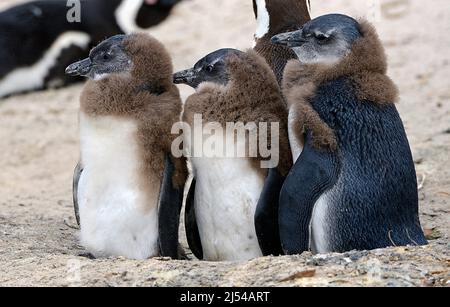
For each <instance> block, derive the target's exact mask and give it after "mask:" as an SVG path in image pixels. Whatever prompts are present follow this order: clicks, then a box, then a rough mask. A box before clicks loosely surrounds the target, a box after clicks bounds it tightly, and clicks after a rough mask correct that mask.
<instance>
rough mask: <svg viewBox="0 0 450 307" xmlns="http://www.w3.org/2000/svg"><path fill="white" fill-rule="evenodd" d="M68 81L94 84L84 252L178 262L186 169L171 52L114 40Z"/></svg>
mask: <svg viewBox="0 0 450 307" xmlns="http://www.w3.org/2000/svg"><path fill="white" fill-rule="evenodd" d="M67 73H68V74H69V75H81V76H85V77H88V78H89V79H90V80H89V81H88V82H87V84H86V86H85V89H84V91H83V93H82V95H81V99H80V137H81V140H80V144H81V160H80V164H79V167H77V170H76V172H75V180H74V187H75V189H74V199H75V208H76V209H78V210H79V215H78V214H77V215H78V216H79V220H80V229H81V233H80V240H81V243H82V245H83V246H84V247H86V249H87V251H88V252H90V253H91V254H92V255H94V256H95V257H107V256H124V257H128V258H132V259H146V258H149V257H153V256H167V257H172V258H177V257H178V227H179V215H180V210H181V207H182V202H183V189H184V185H185V182H186V177H187V166H186V163H185V162H186V161H185V160H183V159H175V158H174V157H173V156H172V154H171V143H172V141H173V139H174V137H173V135H172V134H171V128H172V125H173V124H174V123H176V122H179V120H180V114H181V110H182V103H181V99H180V96H179V92H178V89H177V88H176V86H175V85H174V84H173V82H172V81H173V77H172V73H173V71H172V63H171V59H170V56H169V54H168V52H167V51H166V49H165V48H164V47H163V46H162V45H161V44H160V43H159V42H158V41H156V40H155V39H153V38H151V37H150V36H148V35H146V34H133V35H129V36H126V35H119V36H114V37H112V38H109V39H108V40H106V41H104V42H102V43H101V44H100V45H98V46H97V47H95V48H94V49H93V50H92V51H91V53H90V56H89V58H87V59H85V60H82V61H80V62H77V63H74V64H72V65H70V66H69V67H68V68H67ZM78 210H76V211H78ZM77 213H78V212H77Z"/></svg>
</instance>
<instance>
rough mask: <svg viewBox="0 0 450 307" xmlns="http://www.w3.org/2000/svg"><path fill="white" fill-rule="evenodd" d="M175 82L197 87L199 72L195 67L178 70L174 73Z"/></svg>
mask: <svg viewBox="0 0 450 307" xmlns="http://www.w3.org/2000/svg"><path fill="white" fill-rule="evenodd" d="M173 83H175V84H186V85H189V86H191V87H193V88H196V87H197V85H198V84H197V74H196V71H195V69H194V68H191V69H186V70H183V71H180V72H177V73H175V74H174V75H173Z"/></svg>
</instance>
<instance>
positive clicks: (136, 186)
mask: <svg viewBox="0 0 450 307" xmlns="http://www.w3.org/2000/svg"><path fill="white" fill-rule="evenodd" d="M136 131H137V125H136V124H135V123H133V122H131V121H125V120H122V119H117V118H114V117H100V118H95V119H94V118H90V117H88V116H86V115H83V114H81V116H80V132H81V162H82V165H83V168H84V170H83V173H82V176H81V178H80V182H79V188H78V201H79V210H80V219H81V234H80V240H81V244H82V245H83V246H84V247H85V248H86V249H87V250H88V251H89V252H90V253H92V254H93V255H94V256H96V257H109V256H123V257H127V258H131V259H147V258H149V257H152V256H157V255H158V244H157V240H158V218H157V216H158V197H159V186H156V185H155V187H154V188H153V190H152V189H151V188H150V187H149V189H148V190H147V189H145V190H144V189H142V182H141V181H140V180H142V178H141V175H140V174H141V173H140V171H139V167H140V164H139V147H138V142H137V138H136Z"/></svg>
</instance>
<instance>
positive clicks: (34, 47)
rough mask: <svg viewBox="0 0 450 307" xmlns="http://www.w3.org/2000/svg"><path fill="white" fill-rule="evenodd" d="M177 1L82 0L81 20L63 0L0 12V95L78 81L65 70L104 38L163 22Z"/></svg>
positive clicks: (23, 5)
mask: <svg viewBox="0 0 450 307" xmlns="http://www.w3.org/2000/svg"><path fill="white" fill-rule="evenodd" d="M179 1H180V0H89V1H81V2H80V4H79V9H80V11H79V17H80V20H79V22H78V20H69V19H68V15H69V17H73V16H72V15H71V14H70V9H71V7H70V6H68V5H69V4H70V3H69V2H68V1H66V0H41V1H32V2H27V3H23V4H20V5H16V6H13V7H10V8H7V9H5V10H3V11H1V12H0V98H1V97H7V96H10V95H13V94H20V93H23V92H28V91H34V90H41V89H45V88H49V87H50V88H51V87H61V86H65V85H68V84H70V83H73V82H77V81H81V80H82V78H69V77H67V76H66V75H65V74H64V69H65V68H66V67H67V66H68V65H69V64H71V63H73V62H74V61H77V60H79V59H82V58H85V57H87V56H88V54H89V50H90V49H91V48H92V47H94V46H95V45H97V44H98V43H99V42H101V41H102V40H103V39H105V38H106V37H110V36H113V35H116V34H121V33H128V34H129V33H131V32H133V31H136V30H139V29H147V28H149V27H152V26H155V25H157V24H159V23H161V22H162V21H164V20H165V19H166V18H167V17H168V16H169V15H170V12H171V10H172V8H173V7H174V5H175V4H176V3H178V2H179ZM74 3H75V4H74V5H77V4H76V1H75V2H74ZM73 8H74V9H77V8H78V7H77V6H75V7H73Z"/></svg>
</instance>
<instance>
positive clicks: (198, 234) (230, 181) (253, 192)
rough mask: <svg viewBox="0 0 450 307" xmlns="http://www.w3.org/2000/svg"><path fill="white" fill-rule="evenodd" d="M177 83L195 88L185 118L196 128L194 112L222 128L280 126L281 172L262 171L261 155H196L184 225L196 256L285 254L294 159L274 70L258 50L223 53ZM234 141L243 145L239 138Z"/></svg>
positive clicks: (180, 75) (224, 258)
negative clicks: (281, 217) (284, 204)
mask: <svg viewBox="0 0 450 307" xmlns="http://www.w3.org/2000/svg"><path fill="white" fill-rule="evenodd" d="M174 80H175V83H184V84H187V85H190V86H192V87H194V88H196V89H197V92H196V93H195V94H193V95H192V96H190V97H189V98H188V100H187V101H186V104H185V113H184V121H185V122H186V123H188V124H189V125H190V126H191V127H192V126H193V124H194V121H195V120H194V117H195V114H201V115H202V116H203V120H204V121H205V122H208V123H212V122H216V123H220V125H221V126H222V127H225V124H226V123H236V122H241V123H243V124H247V123H252V122H253V123H256V124H258V123H261V122H267V123H268V125H269V127H270V125H272V124H273V123H279V125H280V126H279V152H280V156H279V163H278V167H276V166H273V167H272V168H271V169H269V170H267V169H263V168H261V165H260V161H261V160H262V159H263V158H262V157H261V156H260V155H258V156H257V157H254V158H250V157H249V156H250V155H246V157H244V158H226V157H225V155H219V156H218V157H214V158H207V157H196V156H194V155H193V156H192V157H191V163H192V167H193V173H194V181H193V183H192V185H191V188H190V191H189V195H188V198H187V203H186V217H185V223H186V233H187V236H188V243H189V246H190V248H191V249H192V251H193V252H194V255H195V256H196V257H198V258H199V259H205V260H210V261H233V260H248V259H252V258H256V257H260V256H263V255H272V254H273V255H278V254H280V253H281V245H280V239H279V229H278V223H277V220H278V198H279V191H280V189H281V186H282V183H283V181H284V176H285V175H286V174H287V172H288V171H289V169H290V167H291V165H292V158H291V156H290V149H289V141H288V138H287V131H286V126H287V122H286V118H287V113H286V110H285V105H284V101H283V98H282V95H281V91H280V89H279V86H278V84H277V81H276V79H275V76H274V75H273V73H272V71H271V70H270V67H269V66H268V65H267V64H266V63H265V61H264V59H262V58H261V57H260V56H258V55H257V54H256V53H255V52H254V51H249V52H246V53H244V52H241V51H238V50H234V49H221V50H218V51H215V52H213V53H211V54H209V55H207V56H206V57H205V58H203V59H202V60H200V61H199V62H198V63H197V64H195V66H194V68H192V69H188V70H186V71H183V72H179V73H177V74H175V76H174ZM259 133H260V134H261V131H259ZM233 135H234V134H233ZM190 141H191V140H189V139H188V140H187V141H186V142H190ZM203 142H205V140H203ZM246 142H248V137H246ZM227 144H228V143H227ZM235 144H236V147H239V146H242V145H243V143H242V142H241V143H238V142H236V139H235ZM200 145H203V144H200ZM196 146H199V144H197V143H195V145H194V146H191V147H193V148H194V149H193V152H195V147H196ZM227 146H228V145H227ZM277 149H278V148H277ZM191 153H192V152H191Z"/></svg>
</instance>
